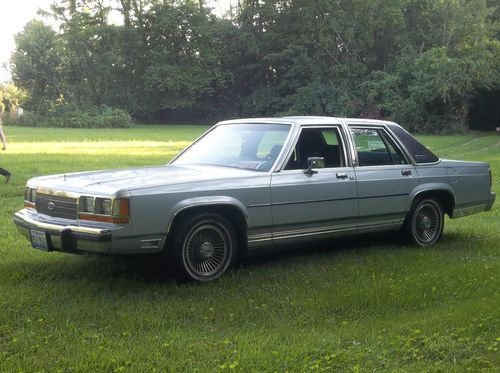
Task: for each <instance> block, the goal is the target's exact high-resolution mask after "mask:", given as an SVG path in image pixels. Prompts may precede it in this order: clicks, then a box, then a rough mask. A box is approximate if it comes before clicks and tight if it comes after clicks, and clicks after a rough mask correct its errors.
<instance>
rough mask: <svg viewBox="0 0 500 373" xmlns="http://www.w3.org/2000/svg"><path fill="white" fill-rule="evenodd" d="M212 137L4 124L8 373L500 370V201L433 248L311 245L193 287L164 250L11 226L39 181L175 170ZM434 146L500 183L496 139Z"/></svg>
mask: <svg viewBox="0 0 500 373" xmlns="http://www.w3.org/2000/svg"><path fill="white" fill-rule="evenodd" d="M206 128H207V127H202V126H185V125H184V126H172V127H170V126H141V125H138V126H135V127H134V128H130V129H123V130H119V131H117V130H114V129H102V130H100V131H88V130H85V129H59V128H55V129H54V128H25V127H9V126H7V127H6V128H4V130H5V131H6V132H7V136H8V138H9V139H10V143H9V147H8V150H7V151H6V152H4V153H2V154H1V161H2V163H1V165H2V167H5V168H7V169H8V170H10V171H11V172H12V174H13V176H12V178H11V180H10V183H9V184H4V183H1V180H0V206H2V208H1V209H0V236H1V237H2V239H1V240H0V258H1V260H0V371H6V372H12V371H14V372H15V371H37V372H54V371H63V372H69V371H71V372H89V371H92V372H93V371H99V372H100V371H106V372H112V371H116V372H143V371H153V370H155V369H156V370H158V371H176V372H177V371H179V372H184V371H190V372H191V371H193V372H195V371H198V372H211V371H230V370H234V371H244V372H246V371H259V372H271V371H280V372H281V371H290V372H296V371H306V370H307V371H322V370H323V371H342V372H345V371H349V372H350V371H357V372H365V371H370V372H373V371H374V370H376V371H377V372H378V371H390V372H429V371H432V372H462V371H472V372H477V371H495V370H498V366H499V364H500V361H499V357H500V356H499V354H498V348H499V343H500V340H499V336H500V314H499V312H498V309H499V307H500V297H499V292H498V289H499V286H500V277H499V276H498V273H499V271H500V216H499V215H500V205H499V204H498V203H497V204H496V205H495V206H494V207H493V211H490V212H483V213H481V214H477V215H472V216H469V217H465V218H461V219H453V220H450V219H448V220H447V221H446V228H445V232H444V236H443V240H442V241H440V242H439V243H438V244H437V245H436V246H435V247H433V248H426V249H422V248H418V247H413V246H404V245H402V244H401V242H400V241H399V240H398V239H396V238H391V237H390V236H382V237H379V236H358V237H355V238H353V239H351V240H339V239H338V240H333V241H329V242H325V243H323V244H320V243H307V244H306V245H304V246H302V247H300V250H298V251H297V250H295V251H286V253H282V254H274V255H270V256H266V257H265V258H252V259H246V260H244V261H242V262H241V263H240V265H238V266H237V267H236V268H233V269H232V270H231V271H229V272H228V273H227V274H226V275H225V276H223V278H221V279H220V280H219V281H217V282H215V283H211V284H205V285H189V286H185V285H177V284H176V283H175V282H174V281H173V280H172V279H171V278H170V277H169V276H168V274H166V275H165V274H162V273H161V272H159V271H158V269H157V267H156V266H155V260H156V258H155V257H152V258H149V257H141V256H134V257H128V258H127V257H124V258H122V257H117V256H112V257H92V256H77V255H70V254H63V253H45V252H39V251H37V250H35V249H33V248H31V246H30V244H29V242H28V240H27V239H26V238H25V237H23V236H21V235H20V234H19V232H18V231H17V229H16V227H15V225H14V224H13V222H12V215H13V214H14V212H15V211H17V210H18V209H21V208H22V207H23V191H24V184H25V182H26V180H27V179H28V178H30V177H34V176H40V175H44V174H45V175H46V174H55V173H67V172H72V171H74V172H78V171H85V170H91V169H92V170H99V169H109V168H116V167H119V168H126V167H131V166H147V165H151V164H165V163H166V162H167V160H168V159H170V158H172V157H173V156H174V155H175V154H176V153H177V152H179V151H180V150H181V149H182V148H183V147H184V146H186V145H187V144H189V143H190V142H191V141H193V140H194V139H196V138H197V137H198V136H199V135H200V134H201V133H202V132H203V131H205V130H206ZM421 140H422V141H423V142H424V143H425V144H426V145H428V146H429V147H430V148H431V149H432V150H433V151H435V152H436V153H437V154H438V155H439V156H441V157H443V158H459V159H468V160H476V161H483V162H484V161H487V162H489V163H490V165H491V168H492V172H493V175H494V176H495V175H499V174H500V147H499V146H498V143H499V139H498V136H495V134H490V135H484V134H483V133H476V132H471V133H469V134H467V135H459V136H434V137H430V136H425V137H422V138H421ZM499 188H500V178H498V177H494V178H493V190H496V191H498V190H499Z"/></svg>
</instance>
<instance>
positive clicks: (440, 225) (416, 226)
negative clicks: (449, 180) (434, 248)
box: [405, 198, 444, 247]
mask: <svg viewBox="0 0 500 373" xmlns="http://www.w3.org/2000/svg"><path fill="white" fill-rule="evenodd" d="M443 229H444V212H443V208H442V207H441V204H440V203H439V202H438V201H436V200H435V199H433V198H421V199H417V200H415V201H414V202H413V205H412V208H411V210H410V212H409V214H408V217H407V219H406V222H405V231H406V235H407V237H408V238H409V239H410V240H411V241H412V242H413V243H415V244H417V245H419V246H424V247H425V246H431V245H434V244H435V243H436V242H437V241H439V240H440V239H441V236H442V235H443Z"/></svg>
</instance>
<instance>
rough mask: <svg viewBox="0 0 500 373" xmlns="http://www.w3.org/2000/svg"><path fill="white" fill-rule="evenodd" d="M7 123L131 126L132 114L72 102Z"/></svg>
mask: <svg viewBox="0 0 500 373" xmlns="http://www.w3.org/2000/svg"><path fill="white" fill-rule="evenodd" d="M6 123H8V124H11V125H17V126H26V127H59V128H63V127H64V128H129V127H132V126H133V122H132V118H131V116H130V115H129V114H128V113H127V112H126V111H125V110H121V109H117V108H112V107H109V106H105V105H103V106H94V107H87V108H84V109H79V108H77V107H75V106H73V105H70V104H64V105H59V106H56V107H53V108H50V109H49V110H47V111H46V112H44V113H25V114H24V115H23V116H21V117H18V118H15V119H14V118H10V119H9V118H7V120H6Z"/></svg>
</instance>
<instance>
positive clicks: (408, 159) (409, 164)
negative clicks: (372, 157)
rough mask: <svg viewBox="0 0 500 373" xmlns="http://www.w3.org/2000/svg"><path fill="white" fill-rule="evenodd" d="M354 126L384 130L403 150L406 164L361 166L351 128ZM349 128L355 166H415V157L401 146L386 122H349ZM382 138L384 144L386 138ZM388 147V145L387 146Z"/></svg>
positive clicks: (398, 147) (398, 148) (400, 149)
mask: <svg viewBox="0 0 500 373" xmlns="http://www.w3.org/2000/svg"><path fill="white" fill-rule="evenodd" d="M352 128H354V129H371V130H382V131H384V133H385V134H386V135H387V137H388V138H389V139H391V140H392V141H393V143H394V145H395V146H396V148H397V150H399V151H400V152H401V155H402V156H403V158H404V159H405V161H406V162H407V163H406V164H394V163H392V164H386V165H370V166H360V165H359V160H358V150H357V149H356V141H355V140H354V135H353V133H352V131H351V129H352ZM347 129H348V131H347V132H348V133H349V135H350V137H351V141H352V145H353V154H354V155H355V157H356V158H355V161H354V162H353V164H354V166H355V167H363V168H365V167H391V166H399V167H402V166H403V167H404V166H406V167H408V166H415V163H414V161H413V159H412V158H411V157H409V156H408V153H407V151H406V149H403V148H402V147H401V144H400V143H399V141H398V140H397V138H395V137H394V135H393V133H392V132H391V131H389V130H388V128H387V126H386V125H384V124H376V125H374V124H363V123H359V124H358V123H356V124H354V123H352V124H351V123H347ZM381 140H382V141H383V142H384V145H385V141H384V138H383V137H381ZM386 148H387V146H386ZM391 161H392V157H391Z"/></svg>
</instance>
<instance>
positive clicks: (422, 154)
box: [389, 124, 439, 163]
mask: <svg viewBox="0 0 500 373" xmlns="http://www.w3.org/2000/svg"><path fill="white" fill-rule="evenodd" d="M389 128H390V129H391V131H392V133H393V134H394V135H396V137H397V138H398V139H399V141H400V142H401V143H403V145H404V146H405V148H406V150H408V152H409V153H410V155H411V157H412V158H413V160H414V161H415V162H416V163H431V162H437V161H439V158H438V157H437V156H436V155H435V154H434V153H433V152H431V151H430V150H429V149H427V148H426V147H425V146H424V145H422V144H421V143H419V142H418V140H417V139H416V138H414V137H413V136H412V135H410V134H409V133H408V132H406V130H405V129H404V128H402V127H400V126H398V125H395V124H389Z"/></svg>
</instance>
